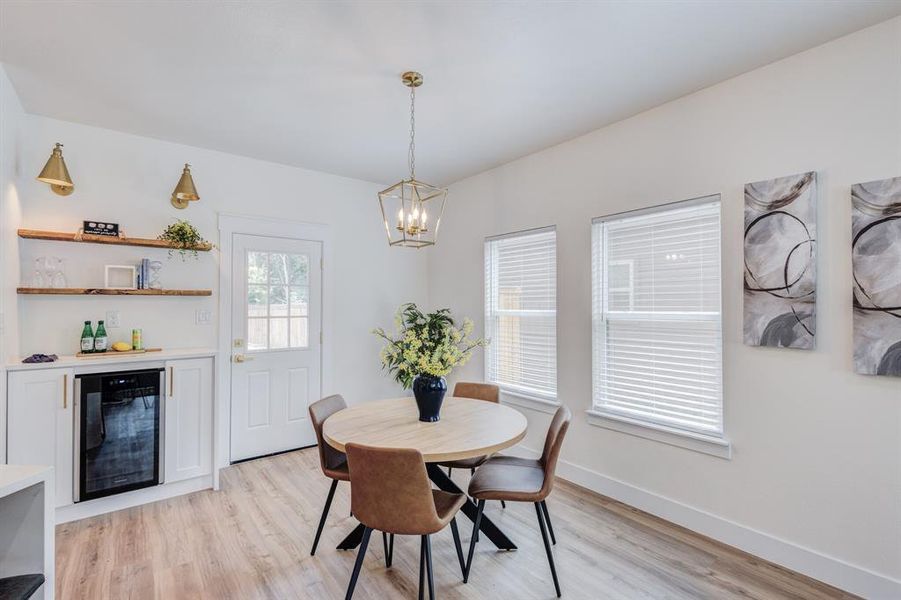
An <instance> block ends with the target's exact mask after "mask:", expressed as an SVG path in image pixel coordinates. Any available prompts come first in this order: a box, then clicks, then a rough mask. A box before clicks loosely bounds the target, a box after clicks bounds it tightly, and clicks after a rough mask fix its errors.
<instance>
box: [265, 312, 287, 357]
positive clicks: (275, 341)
mask: <svg viewBox="0 0 901 600" xmlns="http://www.w3.org/2000/svg"><path fill="white" fill-rule="evenodd" d="M287 347H288V319H269V349H270V350H277V349H279V348H287Z"/></svg>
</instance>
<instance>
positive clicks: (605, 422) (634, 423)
mask: <svg viewBox="0 0 901 600" xmlns="http://www.w3.org/2000/svg"><path fill="white" fill-rule="evenodd" d="M586 412H587V413H588V423H589V424H591V425H595V426H597V427H603V428H605V429H610V430H612V431H619V432H620V433H625V434H628V435H634V436H636V437H640V438H645V439H648V440H654V441H656V442H662V443H664V444H669V445H670V446H678V447H679V448H685V449H687V450H694V451H695V452H701V453H703V454H709V455H711V456H716V457H719V458H724V459H726V460H731V459H732V443H731V442H729V441H728V440H726V439H723V438H720V437H716V436H713V435H704V434H703V433H692V432H690V431H682V430H679V429H674V428H671V427H666V426H664V425H653V424H650V423H644V422H642V421H638V420H635V419H630V418H628V417H621V416H618V415H611V414H608V413H602V412H598V411H596V410H589V411H586Z"/></svg>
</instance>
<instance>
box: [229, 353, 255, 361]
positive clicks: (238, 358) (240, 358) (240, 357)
mask: <svg viewBox="0 0 901 600" xmlns="http://www.w3.org/2000/svg"><path fill="white" fill-rule="evenodd" d="M233 359H234V361H235V362H236V363H242V362H247V361H249V360H253V357H252V356H244V355H243V354H235V356H234V357H233Z"/></svg>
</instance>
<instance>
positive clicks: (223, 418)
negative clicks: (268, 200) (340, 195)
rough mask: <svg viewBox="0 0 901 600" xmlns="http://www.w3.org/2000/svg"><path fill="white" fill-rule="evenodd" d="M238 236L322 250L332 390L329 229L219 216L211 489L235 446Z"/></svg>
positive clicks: (325, 376)
mask: <svg viewBox="0 0 901 600" xmlns="http://www.w3.org/2000/svg"><path fill="white" fill-rule="evenodd" d="M235 234H248V235H259V236H268V237H283V238H290V239H302V240H309V241H315V242H320V243H321V244H322V263H323V268H322V348H321V351H322V367H321V381H322V390H323V391H325V390H329V389H332V382H333V381H334V380H333V374H332V352H331V338H330V335H329V334H330V333H331V332H332V331H334V330H333V328H332V319H333V317H334V316H333V315H332V310H331V307H332V306H334V301H333V300H334V297H333V293H334V288H333V285H332V280H331V277H330V271H329V267H330V265H331V252H332V243H331V229H330V228H329V226H328V225H325V224H322V223H301V222H296V221H286V220H284V219H270V218H265V217H249V216H244V215H234V214H228V213H220V214H219V318H218V324H219V342H218V350H219V352H218V354H217V355H216V403H215V410H214V411H213V427H214V428H215V432H216V435H215V436H214V444H213V457H214V467H215V468H214V469H213V487H214V488H215V489H219V469H222V468H223V467H227V466H228V465H229V450H230V444H231V434H230V430H231V423H230V419H231V356H232V348H231V341H232V340H231V336H230V335H229V334H230V331H231V315H232V281H231V279H232V239H233V236H234V235H235Z"/></svg>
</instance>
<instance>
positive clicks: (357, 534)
mask: <svg viewBox="0 0 901 600" xmlns="http://www.w3.org/2000/svg"><path fill="white" fill-rule="evenodd" d="M364 529H366V528H365V527H363V524H362V523H358V524H357V526H356V527H354V530H353V531H351V532H350V533H348V534H347V537H345V538H344V539H343V540H341V543H340V544H338V545H337V546H335V547H336V548H337V549H338V550H353V549H354V548H356V547H357V546H359V545H360V542H361V541H363V530H364Z"/></svg>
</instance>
